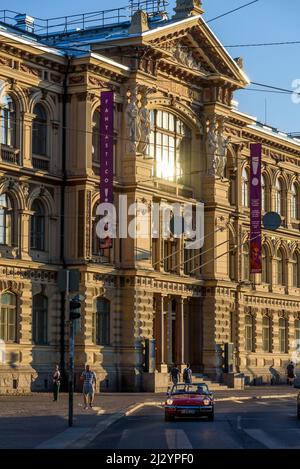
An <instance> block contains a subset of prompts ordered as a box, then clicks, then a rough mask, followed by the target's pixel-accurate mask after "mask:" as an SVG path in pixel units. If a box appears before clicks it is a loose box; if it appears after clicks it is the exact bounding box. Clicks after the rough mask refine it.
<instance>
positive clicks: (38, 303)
mask: <svg viewBox="0 0 300 469" xmlns="http://www.w3.org/2000/svg"><path fill="white" fill-rule="evenodd" d="M32 341H33V343H34V344H36V345H45V344H47V342H48V299H47V297H46V296H44V295H41V294H39V295H34V297H33V300H32Z"/></svg>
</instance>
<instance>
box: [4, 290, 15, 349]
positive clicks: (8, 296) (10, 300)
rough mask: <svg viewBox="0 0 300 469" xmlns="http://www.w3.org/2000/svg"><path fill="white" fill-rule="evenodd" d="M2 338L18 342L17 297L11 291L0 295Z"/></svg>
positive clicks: (6, 340) (5, 340)
mask: <svg viewBox="0 0 300 469" xmlns="http://www.w3.org/2000/svg"><path fill="white" fill-rule="evenodd" d="M0 339H2V340H4V342H17V297H16V295H15V294H13V293H11V292H5V293H2V295H0Z"/></svg>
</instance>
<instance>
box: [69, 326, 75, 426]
mask: <svg viewBox="0 0 300 469" xmlns="http://www.w3.org/2000/svg"><path fill="white" fill-rule="evenodd" d="M69 340H70V357H69V427H72V426H73V403H74V399H73V397H74V321H70V339H69Z"/></svg>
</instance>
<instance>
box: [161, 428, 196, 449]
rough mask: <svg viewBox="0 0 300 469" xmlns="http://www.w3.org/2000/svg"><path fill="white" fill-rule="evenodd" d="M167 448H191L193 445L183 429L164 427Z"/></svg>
mask: <svg viewBox="0 0 300 469" xmlns="http://www.w3.org/2000/svg"><path fill="white" fill-rule="evenodd" d="M165 437H166V440H167V447H168V449H193V446H192V444H191V442H190V440H189V439H188V437H187V436H186V433H185V432H184V431H183V430H177V429H176V430H175V429H174V430H173V429H170V428H166V429H165Z"/></svg>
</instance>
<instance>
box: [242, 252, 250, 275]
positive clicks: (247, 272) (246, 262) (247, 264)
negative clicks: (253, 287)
mask: <svg viewBox="0 0 300 469" xmlns="http://www.w3.org/2000/svg"><path fill="white" fill-rule="evenodd" d="M242 280H250V257H249V244H248V243H245V244H244V245H243V279H242Z"/></svg>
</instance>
